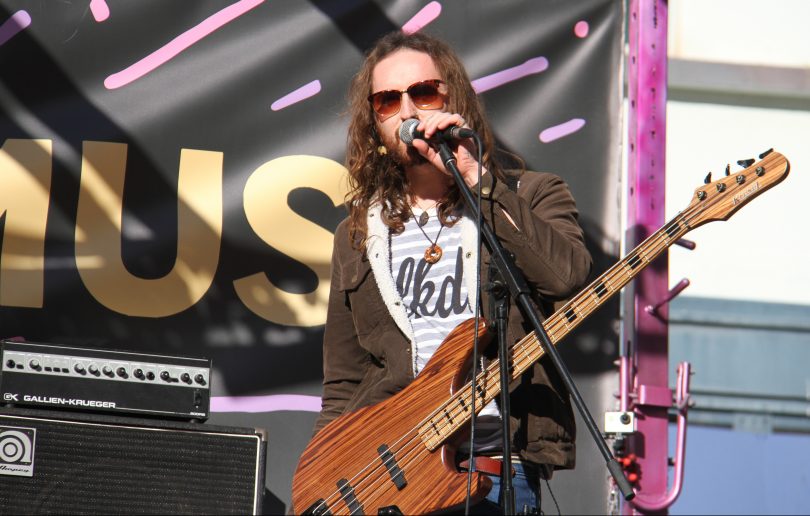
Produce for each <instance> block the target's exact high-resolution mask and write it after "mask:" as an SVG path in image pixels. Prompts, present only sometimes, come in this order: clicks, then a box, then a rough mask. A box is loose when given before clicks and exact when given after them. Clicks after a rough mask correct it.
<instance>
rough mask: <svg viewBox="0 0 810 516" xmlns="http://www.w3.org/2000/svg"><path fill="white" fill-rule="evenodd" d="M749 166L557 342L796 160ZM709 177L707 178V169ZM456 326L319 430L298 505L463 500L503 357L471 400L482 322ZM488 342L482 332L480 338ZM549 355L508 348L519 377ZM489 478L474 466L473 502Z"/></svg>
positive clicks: (567, 320) (533, 348)
mask: <svg viewBox="0 0 810 516" xmlns="http://www.w3.org/2000/svg"><path fill="white" fill-rule="evenodd" d="M744 165H748V166H747V167H746V168H745V169H744V170H743V171H741V172H739V173H736V174H731V175H727V176H726V177H723V178H722V179H719V180H717V181H714V182H710V183H708V184H704V185H702V186H701V187H700V188H697V189H696V190H695V192H694V196H693V197H692V200H691V202H690V203H689V205H688V206H687V207H686V209H685V210H684V211H682V212H681V213H679V214H678V215H676V216H675V217H674V218H673V219H672V220H670V221H669V222H667V223H666V224H665V225H664V226H663V227H662V228H661V229H659V230H658V231H656V232H655V233H653V234H652V235H650V236H649V237H648V238H647V239H646V240H644V241H643V242H642V243H641V244H639V245H638V247H636V248H635V249H633V250H632V251H631V252H630V253H629V254H628V255H627V256H625V257H624V258H623V259H622V260H621V261H619V262H618V263H617V264H616V265H614V266H613V267H611V268H610V269H609V270H608V271H607V272H605V273H604V274H602V275H601V276H599V278H597V279H596V280H595V281H593V282H592V283H591V284H590V285H589V286H588V287H586V288H585V289H584V290H583V291H582V292H580V293H579V294H577V295H576V296H575V297H573V298H572V299H571V300H570V301H569V302H568V303H566V304H565V305H564V306H563V307H562V308H560V309H559V310H558V311H557V312H555V313H554V314H553V315H552V316H550V317H549V318H548V319H546V320H545V321H544V323H543V328H544V329H545V331H546V332H547V333H548V335H549V337H550V339H551V341H552V343H553V344H554V345H556V344H557V343H558V342H559V341H560V340H562V339H563V337H565V336H566V335H568V334H569V333H570V332H571V330H573V329H574V328H575V327H576V326H578V325H579V323H581V322H582V321H583V320H584V319H585V318H586V317H588V316H589V315H590V314H591V313H593V312H594V311H595V310H596V309H597V308H599V307H600V306H601V305H603V304H604V303H605V301H607V300H608V299H609V298H610V297H611V296H612V295H614V294H616V293H617V292H619V291H620V290H621V289H622V288H623V287H624V286H625V285H626V284H627V283H628V282H629V281H630V280H632V279H633V278H634V277H635V276H636V275H638V273H639V272H641V271H642V270H643V269H644V268H645V267H647V266H648V265H649V264H650V263H651V262H652V261H653V260H654V259H655V258H656V257H657V256H659V255H660V254H661V253H662V252H663V251H665V250H666V249H667V248H669V247H670V246H671V245H672V244H674V243H675V242H676V241H677V240H678V239H679V238H681V237H683V236H684V235H685V234H686V233H688V232H689V231H691V230H693V229H695V228H696V227H698V226H701V225H703V224H705V223H708V222H712V221H715V220H727V219H728V218H729V217H731V215H733V214H734V213H735V212H736V211H737V210H739V209H740V208H742V207H743V206H744V205H745V204H747V203H748V202H750V201H751V200H752V199H754V198H755V197H756V196H758V195H760V194H762V193H763V192H765V191H766V190H768V189H769V188H771V187H772V186H774V185H776V184H778V183H779V182H781V181H782V180H784V179H785V178H786V177H787V175H788V171H789V170H790V165H789V163H788V161H787V160H786V159H785V157H784V156H782V155H781V154H779V153H777V152H773V151H772V150H770V151H767V152H765V153H763V154H761V155H760V161H759V162H757V163H750V162H749V163H744ZM707 181H708V178H707ZM474 326H475V324H474V320H472V319H471V320H469V321H467V322H465V323H462V324H460V325H459V326H458V327H456V328H455V329H454V330H453V331H452V332H451V333H450V335H449V336H448V337H447V339H446V340H445V341H444V342H443V343H442V345H441V346H440V347H439V349H438V350H437V352H436V353H435V354H434V355H433V357H432V358H431V360H430V361H429V362H428V364H427V365H426V366H425V368H424V369H423V370H422V372H421V373H420V374H419V375H418V376H417V377H416V378H415V379H414V381H413V382H412V383H411V384H410V385H408V387H406V388H405V389H403V390H402V391H400V392H399V393H397V394H395V395H394V396H392V397H391V398H389V399H387V400H385V401H383V402H381V403H378V404H376V405H372V406H369V407H364V408H361V409H358V410H356V411H354V412H351V413H348V414H344V415H343V416H341V417H339V418H337V419H335V420H334V421H332V422H331V423H329V424H328V425H326V426H325V427H324V428H323V429H322V430H321V431H320V432H318V433H317V434H316V435H315V437H314V438H313V440H312V441H311V442H310V444H309V445H308V446H307V448H306V449H305V450H304V452H303V454H302V455H301V458H300V460H299V463H298V468H297V470H296V472H295V475H294V477H293V485H292V488H293V490H292V495H293V509H294V510H295V513H296V514H369V513H372V514H373V513H377V514H399V513H401V514H424V513H430V512H435V511H438V510H442V509H448V508H453V507H459V506H462V505H463V504H464V502H465V500H466V497H467V473H466V472H463V473H462V472H459V471H458V469H457V468H456V466H455V460H454V459H455V456H454V455H455V444H456V441H457V440H458V437H459V435H460V434H463V432H462V431H463V430H464V429H465V428H466V427H467V426H468V424H469V422H470V419H471V418H472V416H473V409H472V407H473V406H475V412H477V411H478V410H479V409H481V408H482V407H484V406H485V405H486V404H487V403H489V402H490V401H491V400H493V399H495V397H496V396H498V394H499V392H500V384H499V381H498V380H499V365H498V361H497V360H495V361H493V362H491V363H490V364H489V365H488V366H487V367H486V369H485V370H483V371H481V372H480V373H479V374H478V377H477V379H476V382H475V385H476V388H475V389H476V390H475V396H476V399H475V403H473V399H472V396H473V395H472V393H471V382H469V381H466V380H465V379H466V378H467V372H468V371H469V365H470V357H471V355H472V345H471V343H472V342H473V340H474V336H475V332H478V334H479V335H480V336H483V335H484V333H485V331H486V328H485V325H484V324H483V323H482V324H480V325H479V327H478V328H475V327H474ZM479 340H480V341H482V342H483V339H479ZM543 355H544V351H543V348H542V346H541V344H540V342H539V339H538V338H537V336H536V335H535V334H534V333H531V334H529V335H527V336H525V337H524V338H523V339H521V340H520V341H519V342H517V343H516V344H514V346H513V347H512V348H511V351H510V361H511V368H510V370H511V375H512V378H513V379H516V378H518V377H519V376H520V375H521V374H522V373H524V372H525V371H526V370H527V369H529V367H531V366H532V364H534V363H535V362H536V361H537V360H539V359H540V358H541V357H542V356H543ZM491 486H492V483H491V481H490V479H489V478H488V477H487V476H486V475H482V474H479V473H473V474H472V488H471V491H470V496H471V499H472V501H474V502H475V501H480V500H481V499H483V498H484V497H485V496H486V494H487V492H489V489H490V488H491Z"/></svg>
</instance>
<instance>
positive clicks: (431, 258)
mask: <svg viewBox="0 0 810 516" xmlns="http://www.w3.org/2000/svg"><path fill="white" fill-rule="evenodd" d="M441 258H442V248H441V247H439V246H438V245H436V244H433V245H431V246H430V247H428V248H427V249H425V261H426V262H428V263H429V264H434V263H436V262H438V261H439V260H441Z"/></svg>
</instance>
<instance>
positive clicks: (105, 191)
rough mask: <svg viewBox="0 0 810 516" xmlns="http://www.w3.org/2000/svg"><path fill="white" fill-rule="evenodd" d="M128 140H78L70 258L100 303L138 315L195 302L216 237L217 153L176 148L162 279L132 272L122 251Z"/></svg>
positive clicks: (207, 281)
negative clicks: (168, 261)
mask: <svg viewBox="0 0 810 516" xmlns="http://www.w3.org/2000/svg"><path fill="white" fill-rule="evenodd" d="M126 159H127V146H126V145H125V144H119V143H105V142H92V141H88V142H84V147H83V152H82V178H81V189H80V192H79V206H78V211H77V215H76V262H77V266H78V269H79V274H80V275H81V278H82V281H83V282H84V284H85V286H86V287H87V289H88V290H89V291H90V293H91V294H92V295H93V297H95V298H96V299H97V300H98V302H99V303H101V304H102V305H104V306H106V307H107V308H109V309H111V310H115V311H116V312H119V313H122V314H126V315H133V316H139V317H166V316H169V315H173V314H176V313H178V312H181V311H183V310H185V309H187V308H189V307H190V306H192V305H193V304H194V303H196V302H197V301H199V300H200V298H202V296H203V295H204V294H205V293H206V291H208V288H209V287H210V286H211V283H212V282H213V280H214V273H215V272H216V270H217V265H218V264H219V250H220V244H221V242H222V160H223V157H222V153H221V152H210V151H200V150H190V149H182V150H181V152H180V167H179V176H178V184H177V197H178V208H177V223H178V227H177V258H176V260H175V263H174V266H173V267H172V270H171V271H170V272H169V273H168V274H166V275H165V276H164V277H162V278H156V279H145V278H139V277H136V276H133V275H132V274H131V273H130V272H129V271H128V270H127V269H126V267H125V265H124V263H123V259H122V254H121V245H122V243H121V220H122V213H123V193H124V177H125V174H126Z"/></svg>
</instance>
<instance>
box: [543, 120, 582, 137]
mask: <svg viewBox="0 0 810 516" xmlns="http://www.w3.org/2000/svg"><path fill="white" fill-rule="evenodd" d="M584 125H585V120H584V119H582V118H572V119H571V120H569V121H567V122H563V123H562V124H560V125H555V126H553V127H549V128H547V129H543V132H541V133H540V141H541V142H543V143H548V142H553V141H554V140H558V139H560V138H562V137H563V136H568V135H569V134H571V133H575V132H577V131H579V130H580V129H582V127H583V126H584Z"/></svg>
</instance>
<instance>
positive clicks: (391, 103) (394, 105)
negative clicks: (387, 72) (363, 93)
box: [371, 91, 402, 116]
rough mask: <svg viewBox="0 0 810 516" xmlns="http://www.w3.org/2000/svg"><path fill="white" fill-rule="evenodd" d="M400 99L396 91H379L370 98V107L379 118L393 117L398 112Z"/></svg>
mask: <svg viewBox="0 0 810 516" xmlns="http://www.w3.org/2000/svg"><path fill="white" fill-rule="evenodd" d="M401 98H402V96H401V94H400V93H399V92H398V91H380V92H378V93H375V94H374V95H372V96H371V107H373V108H374V111H376V112H377V114H379V115H381V116H388V115H393V114H394V113H396V112H397V111H399V103H400V99H401Z"/></svg>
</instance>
